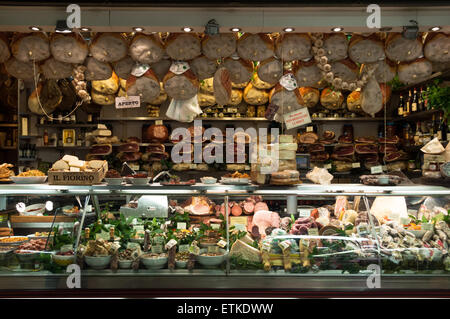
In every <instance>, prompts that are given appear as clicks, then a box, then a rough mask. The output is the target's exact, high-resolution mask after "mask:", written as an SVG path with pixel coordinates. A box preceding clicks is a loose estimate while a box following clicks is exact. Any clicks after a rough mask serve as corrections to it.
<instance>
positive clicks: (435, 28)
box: [430, 26, 442, 31]
mask: <svg viewBox="0 0 450 319" xmlns="http://www.w3.org/2000/svg"><path fill="white" fill-rule="evenodd" d="M441 29H442V28H441V27H438V26H435V27H432V28H430V31H439V30H441Z"/></svg>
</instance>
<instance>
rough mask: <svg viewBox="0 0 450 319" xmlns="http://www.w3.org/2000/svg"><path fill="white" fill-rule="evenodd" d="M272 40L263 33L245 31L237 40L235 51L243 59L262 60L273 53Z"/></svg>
mask: <svg viewBox="0 0 450 319" xmlns="http://www.w3.org/2000/svg"><path fill="white" fill-rule="evenodd" d="M274 49H275V48H274V44H273V40H272V39H271V38H270V37H269V36H268V35H267V34H264V33H258V34H251V33H245V34H244V35H243V36H242V37H240V38H239V40H238V42H237V53H238V54H239V56H240V57H241V58H242V59H244V60H250V61H264V60H267V59H268V58H270V57H272V56H273V54H274Z"/></svg>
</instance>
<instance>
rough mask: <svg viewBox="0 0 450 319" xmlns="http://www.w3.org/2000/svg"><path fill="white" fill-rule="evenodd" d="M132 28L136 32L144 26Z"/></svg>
mask: <svg viewBox="0 0 450 319" xmlns="http://www.w3.org/2000/svg"><path fill="white" fill-rule="evenodd" d="M133 30H134V31H136V32H142V31H144V28H141V27H134V28H133Z"/></svg>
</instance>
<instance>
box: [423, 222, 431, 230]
mask: <svg viewBox="0 0 450 319" xmlns="http://www.w3.org/2000/svg"><path fill="white" fill-rule="evenodd" d="M422 229H423V230H425V231H429V230H433V224H431V223H423V224H422Z"/></svg>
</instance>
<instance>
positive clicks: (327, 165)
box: [323, 164, 331, 169]
mask: <svg viewBox="0 0 450 319" xmlns="http://www.w3.org/2000/svg"><path fill="white" fill-rule="evenodd" d="M323 168H326V169H331V164H325V165H324V166H323Z"/></svg>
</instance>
